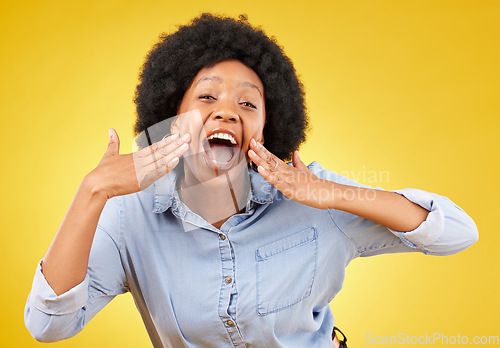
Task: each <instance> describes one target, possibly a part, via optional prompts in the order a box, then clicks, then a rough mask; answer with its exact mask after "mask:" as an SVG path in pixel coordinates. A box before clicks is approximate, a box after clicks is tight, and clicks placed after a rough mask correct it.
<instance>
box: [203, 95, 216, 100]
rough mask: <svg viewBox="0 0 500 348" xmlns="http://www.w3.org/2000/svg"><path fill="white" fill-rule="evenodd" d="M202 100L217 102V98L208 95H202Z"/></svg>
mask: <svg viewBox="0 0 500 348" xmlns="http://www.w3.org/2000/svg"><path fill="white" fill-rule="evenodd" d="M200 99H209V100H215V98H214V97H213V96H211V95H208V94H204V95H200Z"/></svg>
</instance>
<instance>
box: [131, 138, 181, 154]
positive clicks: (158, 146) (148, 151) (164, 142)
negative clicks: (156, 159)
mask: <svg viewBox="0 0 500 348" xmlns="http://www.w3.org/2000/svg"><path fill="white" fill-rule="evenodd" d="M178 138H179V135H178V134H172V135H169V136H168V137H165V138H163V139H162V140H160V141H157V142H155V143H153V144H151V145H149V146H148V147H145V148H144V149H142V150H140V151H138V152H137V153H138V155H140V156H141V157H147V156H149V155H151V154H152V153H155V152H156V151H158V150H159V149H161V148H164V147H165V146H167V145H169V144H171V143H173V142H174V141H176V140H178Z"/></svg>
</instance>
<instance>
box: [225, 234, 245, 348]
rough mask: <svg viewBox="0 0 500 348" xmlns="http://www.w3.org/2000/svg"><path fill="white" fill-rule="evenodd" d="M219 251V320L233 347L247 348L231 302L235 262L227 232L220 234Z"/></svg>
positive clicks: (233, 290)
mask: <svg viewBox="0 0 500 348" xmlns="http://www.w3.org/2000/svg"><path fill="white" fill-rule="evenodd" d="M219 251H220V257H221V262H222V274H221V275H222V277H221V290H220V296H219V318H220V320H221V321H222V322H223V324H224V327H225V328H226V332H227V334H228V336H229V338H230V339H231V341H232V343H233V345H234V346H235V347H245V346H246V345H245V343H244V342H243V337H242V336H241V334H240V332H239V329H238V324H237V322H236V316H235V315H234V313H233V312H234V310H235V308H236V307H235V304H234V303H231V300H232V299H233V300H234V292H235V279H234V269H235V264H234V262H235V260H234V252H233V250H232V245H231V241H230V238H229V234H228V233H227V232H226V233H220V234H219Z"/></svg>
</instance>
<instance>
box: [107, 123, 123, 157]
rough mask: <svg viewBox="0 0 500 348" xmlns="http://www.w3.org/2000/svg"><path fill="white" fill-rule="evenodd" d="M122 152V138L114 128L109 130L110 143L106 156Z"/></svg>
mask: <svg viewBox="0 0 500 348" xmlns="http://www.w3.org/2000/svg"><path fill="white" fill-rule="evenodd" d="M119 152H120V138H119V137H118V134H117V133H116V131H115V130H114V129H113V128H110V129H109V143H108V148H107V149H106V152H105V153H104V156H114V155H118V154H119Z"/></svg>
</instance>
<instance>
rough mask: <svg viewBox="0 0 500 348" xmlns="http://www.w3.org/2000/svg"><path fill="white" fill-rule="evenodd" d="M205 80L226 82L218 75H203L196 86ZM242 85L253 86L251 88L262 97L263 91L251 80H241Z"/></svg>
mask: <svg viewBox="0 0 500 348" xmlns="http://www.w3.org/2000/svg"><path fill="white" fill-rule="evenodd" d="M203 81H213V82H217V83H222V82H224V80H223V79H221V78H220V77H218V76H203V77H202V78H201V79H199V80H198V81H197V82H196V86H197V85H198V84H199V83H200V82H203ZM239 85H240V86H243V87H251V88H255V89H256V90H257V91H258V92H259V94H260V96H261V97H262V91H261V90H260V88H259V87H258V86H257V85H256V84H254V83H252V82H249V81H243V82H240V83H239Z"/></svg>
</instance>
